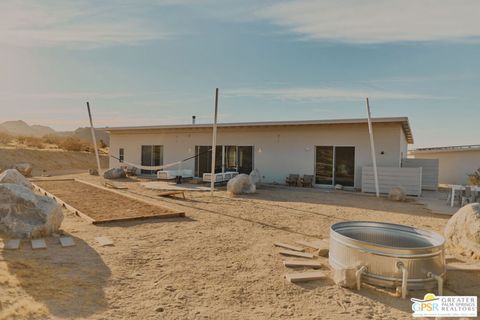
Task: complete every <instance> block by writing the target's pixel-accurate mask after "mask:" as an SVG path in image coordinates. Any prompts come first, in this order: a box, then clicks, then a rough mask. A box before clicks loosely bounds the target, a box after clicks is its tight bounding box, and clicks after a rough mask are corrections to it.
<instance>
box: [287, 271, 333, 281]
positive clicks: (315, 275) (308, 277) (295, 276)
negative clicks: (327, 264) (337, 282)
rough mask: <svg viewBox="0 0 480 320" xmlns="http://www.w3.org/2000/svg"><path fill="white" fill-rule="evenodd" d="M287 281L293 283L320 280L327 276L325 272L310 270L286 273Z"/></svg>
mask: <svg viewBox="0 0 480 320" xmlns="http://www.w3.org/2000/svg"><path fill="white" fill-rule="evenodd" d="M285 278H286V279H287V281H289V282H291V283H297V282H305V281H312V280H320V279H323V278H325V274H324V273H323V272H322V271H308V272H298V273H289V274H287V275H285Z"/></svg>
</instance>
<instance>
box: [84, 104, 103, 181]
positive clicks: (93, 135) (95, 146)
mask: <svg viewBox="0 0 480 320" xmlns="http://www.w3.org/2000/svg"><path fill="white" fill-rule="evenodd" d="M87 109H88V117H89V118H90V130H91V132H92V140H93V147H94V148H95V158H96V159H97V167H98V174H99V176H100V177H101V176H102V172H101V171H102V168H101V166H100V156H99V155H98V148H97V137H96V136H95V129H94V128H93V120H92V112H91V111H90V103H88V101H87Z"/></svg>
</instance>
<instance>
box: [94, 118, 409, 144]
mask: <svg viewBox="0 0 480 320" xmlns="http://www.w3.org/2000/svg"><path fill="white" fill-rule="evenodd" d="M372 122H373V123H386V124H388V123H399V124H401V125H402V128H403V132H404V134H405V138H406V139H407V142H408V143H409V144H413V134H412V130H411V128H410V123H409V121H408V118H407V117H392V118H373V119H372ZM363 123H365V124H366V123H367V119H366V118H361V119H332V120H301V121H265V122H236V123H219V124H218V125H217V126H218V128H249V127H280V126H283V127H293V126H318V125H348V124H363ZM202 128H203V129H208V128H212V124H211V123H207V124H172V125H158V126H135V127H106V128H100V129H101V130H104V131H107V132H109V133H115V132H118V133H119V132H122V133H126V132H134V131H150V130H160V131H164V130H178V129H202Z"/></svg>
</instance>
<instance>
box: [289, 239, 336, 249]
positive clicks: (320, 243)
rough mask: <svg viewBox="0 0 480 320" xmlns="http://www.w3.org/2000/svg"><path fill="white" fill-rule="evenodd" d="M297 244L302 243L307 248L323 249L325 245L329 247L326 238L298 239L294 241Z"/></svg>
mask: <svg viewBox="0 0 480 320" xmlns="http://www.w3.org/2000/svg"><path fill="white" fill-rule="evenodd" d="M295 242H296V243H298V244H299V245H302V246H304V247H307V248H312V249H317V250H319V249H323V248H325V247H327V248H328V247H329V243H328V240H315V241H304V240H298V241H295Z"/></svg>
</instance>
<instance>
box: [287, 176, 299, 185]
mask: <svg viewBox="0 0 480 320" xmlns="http://www.w3.org/2000/svg"><path fill="white" fill-rule="evenodd" d="M299 177H300V176H299V175H298V174H289V175H288V177H287V179H285V183H286V184H287V185H288V186H297V185H298V179H299Z"/></svg>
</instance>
